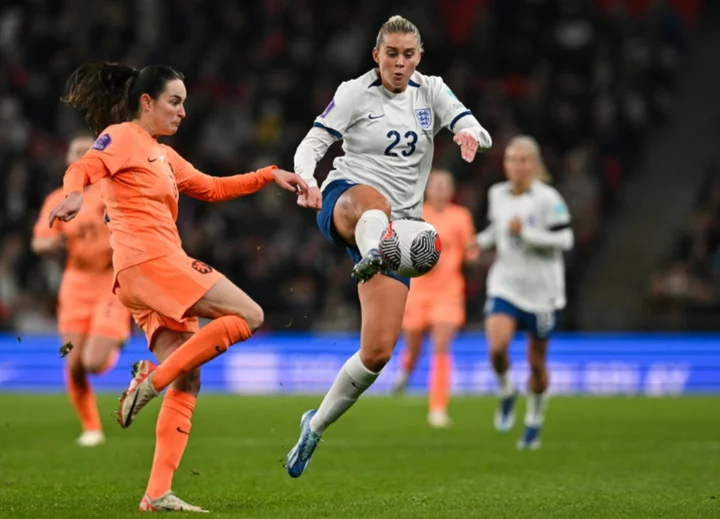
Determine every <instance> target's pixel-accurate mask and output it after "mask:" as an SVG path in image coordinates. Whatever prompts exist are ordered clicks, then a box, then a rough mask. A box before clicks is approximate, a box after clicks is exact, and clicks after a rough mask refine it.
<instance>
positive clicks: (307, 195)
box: [297, 186, 322, 211]
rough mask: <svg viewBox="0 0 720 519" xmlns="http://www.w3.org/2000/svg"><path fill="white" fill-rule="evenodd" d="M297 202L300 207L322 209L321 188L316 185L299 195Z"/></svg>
mask: <svg viewBox="0 0 720 519" xmlns="http://www.w3.org/2000/svg"><path fill="white" fill-rule="evenodd" d="M297 203H298V205H299V206H300V207H307V208H309V209H315V210H316V211H319V210H320V209H322V193H321V192H320V188H319V187H317V186H315V187H311V188H309V189H308V190H307V191H306V192H304V193H302V194H299V195H298V200H297Z"/></svg>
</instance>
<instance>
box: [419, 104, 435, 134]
mask: <svg viewBox="0 0 720 519" xmlns="http://www.w3.org/2000/svg"><path fill="white" fill-rule="evenodd" d="M415 115H416V116H417V120H418V122H419V123H420V128H422V129H423V130H427V129H428V128H430V127H431V126H432V111H430V108H419V109H418V110H415Z"/></svg>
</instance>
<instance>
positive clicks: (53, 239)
mask: <svg viewBox="0 0 720 519" xmlns="http://www.w3.org/2000/svg"><path fill="white" fill-rule="evenodd" d="M62 199H63V192H62V189H56V190H55V191H53V192H52V193H50V194H49V195H48V196H47V197H46V198H45V201H44V202H43V205H42V208H41V209H40V214H39V215H38V219H37V221H36V222H35V226H34V227H33V237H32V241H31V242H30V249H32V251H33V252H34V253H35V254H38V255H42V254H50V253H53V252H56V251H58V250H60V249H62V248H63V247H64V246H65V235H64V233H63V230H62V223H61V222H55V223H54V225H53V226H52V227H48V226H47V225H46V223H47V221H48V218H49V216H50V211H52V209H53V208H54V207H55V206H56V205H57V204H58V203H59V202H60V201H61V200H62Z"/></svg>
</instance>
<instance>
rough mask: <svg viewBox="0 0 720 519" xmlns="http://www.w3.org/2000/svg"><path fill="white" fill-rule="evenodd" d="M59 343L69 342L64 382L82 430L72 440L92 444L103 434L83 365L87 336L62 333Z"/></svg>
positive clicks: (102, 436) (103, 436) (102, 438)
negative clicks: (70, 345)
mask: <svg viewBox="0 0 720 519" xmlns="http://www.w3.org/2000/svg"><path fill="white" fill-rule="evenodd" d="M62 343H63V345H65V344H72V349H71V350H70V352H69V353H68V354H67V357H66V358H65V359H66V368H65V382H66V385H67V390H68V396H69V398H70V402H71V403H72V406H73V408H74V409H75V413H76V414H77V416H78V418H79V419H80V424H81V426H82V433H81V434H80V436H79V437H78V438H77V440H76V443H77V444H78V445H80V446H81V447H95V446H97V445H100V444H101V443H103V442H104V441H105V434H104V433H103V430H102V424H101V421H100V413H99V412H98V408H97V403H96V402H95V394H94V393H93V390H92V386H91V385H90V380H89V378H88V374H89V373H88V371H87V370H86V369H85V366H84V365H83V356H84V352H85V348H86V343H87V338H86V336H85V335H84V334H82V333H64V334H63V335H62Z"/></svg>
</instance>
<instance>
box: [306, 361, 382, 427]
mask: <svg viewBox="0 0 720 519" xmlns="http://www.w3.org/2000/svg"><path fill="white" fill-rule="evenodd" d="M379 374H380V373H373V372H372V371H370V370H369V369H367V368H366V367H365V365H364V364H363V363H362V361H361V360H360V352H359V351H358V352H357V353H355V355H353V356H352V357H350V358H349V359H348V360H347V362H345V364H344V365H343V367H342V368H341V369H340V371H339V372H338V374H337V377H336V378H335V382H333V385H332V386H331V387H330V390H329V391H328V392H327V394H326V395H325V398H323V401H322V403H321V404H320V407H319V408H318V410H317V413H315V416H313V417H312V419H311V420H310V429H311V430H312V431H313V432H314V433H315V434H322V433H323V432H324V431H325V429H326V428H327V426H328V425H330V424H331V423H333V422H334V421H335V420H337V419H338V418H340V417H341V416H342V415H343V414H344V413H345V411H347V410H348V409H350V408H351V407H352V406H353V404H355V402H357V400H358V398H359V397H360V395H362V394H363V393H364V392H365V390H366V389H367V388H369V387H370V386H371V385H372V383H373V382H375V379H376V378H378V375H379Z"/></svg>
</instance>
